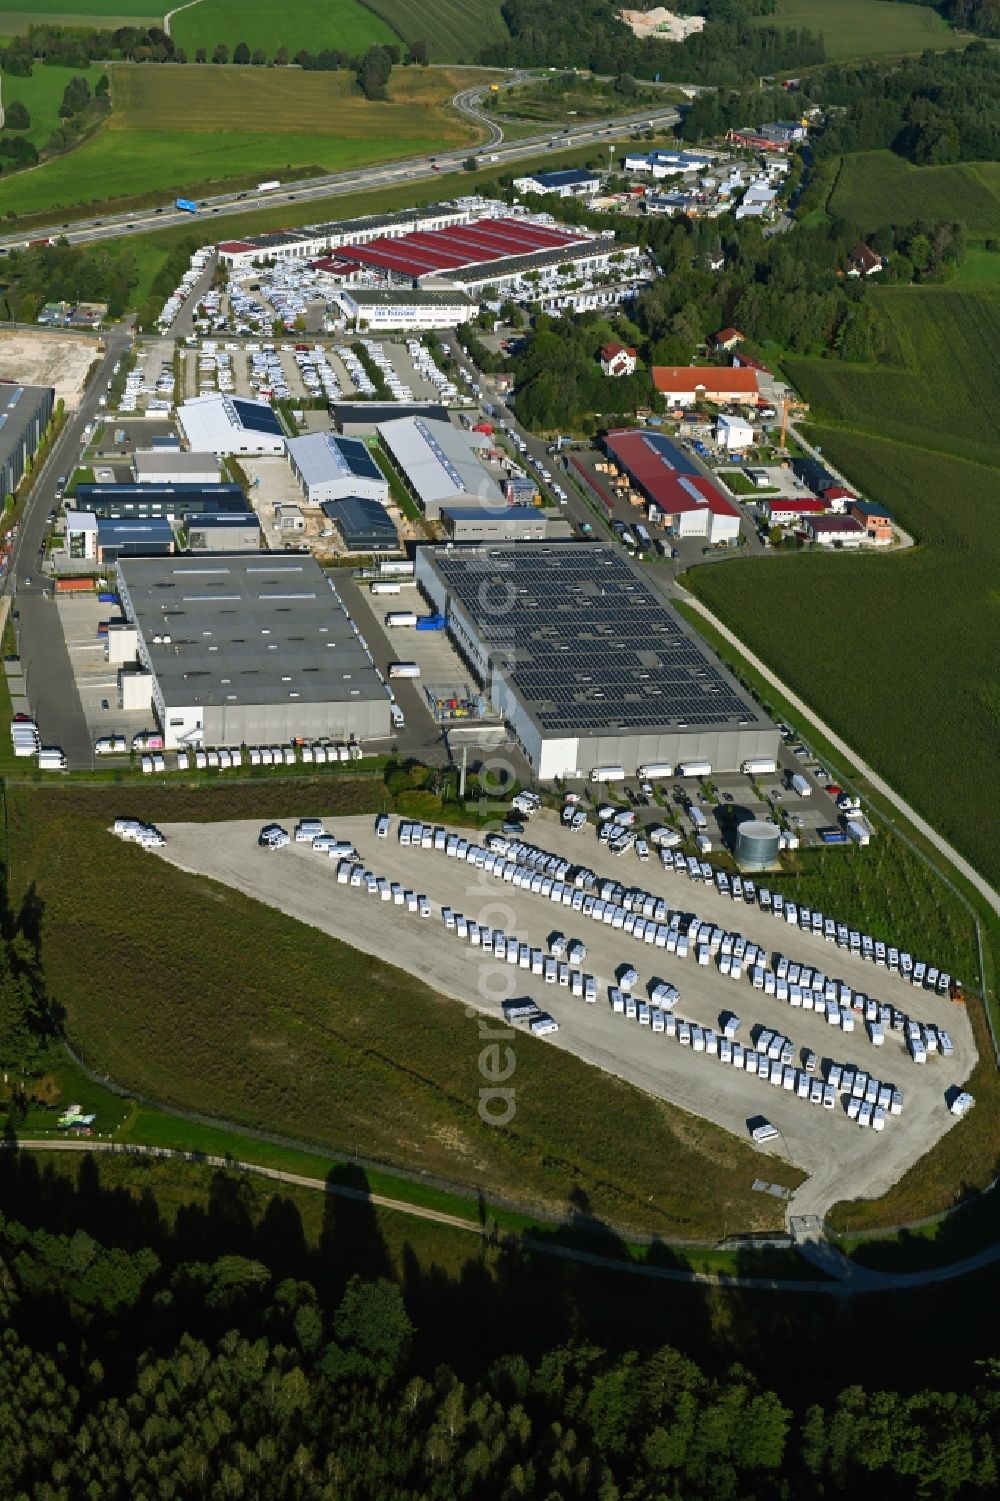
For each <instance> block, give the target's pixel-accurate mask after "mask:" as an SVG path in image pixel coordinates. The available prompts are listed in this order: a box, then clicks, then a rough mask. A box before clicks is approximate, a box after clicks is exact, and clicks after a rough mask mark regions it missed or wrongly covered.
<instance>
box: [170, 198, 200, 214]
mask: <svg viewBox="0 0 1000 1501" xmlns="http://www.w3.org/2000/svg"><path fill="white" fill-rule="evenodd" d="M174 208H179V209H181V210H182V211H183V212H184V213H185V214H196V213H197V212H198V205H197V204H196V203H195V201H194V199H193V198H175V199H174Z"/></svg>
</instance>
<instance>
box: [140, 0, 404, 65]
mask: <svg viewBox="0 0 1000 1501" xmlns="http://www.w3.org/2000/svg"><path fill="white" fill-rule="evenodd" d="M170 34H171V36H172V37H173V39H174V41H175V42H176V43H177V45H178V47H183V48H184V49H185V51H186V52H187V55H188V58H189V59H190V60H191V61H192V62H193V61H194V55H195V50H196V49H197V48H198V47H204V48H206V50H207V52H208V55H209V57H211V55H212V51H213V49H214V48H215V47H216V46H217V45H218V43H219V42H225V43H226V45H227V46H228V47H229V49H230V51H232V49H233V47H235V46H236V45H237V43H238V42H246V44H247V46H248V47H249V48H250V51H251V52H253V51H254V49H255V48H257V47H261V48H263V50H264V51H265V52H266V53H267V56H268V60H269V61H270V60H271V59H272V58H273V57H274V54H275V53H276V52H277V51H278V48H279V47H287V49H288V55H289V57H294V56H295V54H296V52H301V51H302V50H303V49H304V50H305V51H307V52H322V51H323V49H324V48H327V47H329V48H335V49H338V50H342V51H344V52H350V53H352V54H355V53H362V52H366V51H367V50H368V48H369V47H371V46H372V45H373V44H374V43H376V42H398V41H399V38H398V36H397V35H396V33H395V31H394V30H393V29H392V27H391V26H389V25H387V24H386V22H385V21H384V20H382V19H381V17H380V16H377V15H376V14H375V13H374V11H371V10H368V9H367V8H366V7H365V6H364V5H361V4H360V3H359V0H295V4H294V5H273V4H271V3H270V0H198V3H197V4H196V5H192V6H190V7H189V8H188V9H187V10H182V11H180V12H179V14H177V15H176V16H175V17H174V19H173V20H172V22H171V24H170Z"/></svg>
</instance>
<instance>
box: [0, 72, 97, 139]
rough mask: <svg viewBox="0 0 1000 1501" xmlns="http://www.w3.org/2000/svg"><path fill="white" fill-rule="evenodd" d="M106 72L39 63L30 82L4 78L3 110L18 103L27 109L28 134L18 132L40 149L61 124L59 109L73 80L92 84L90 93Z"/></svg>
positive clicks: (23, 79) (26, 131)
mask: <svg viewBox="0 0 1000 1501" xmlns="http://www.w3.org/2000/svg"><path fill="white" fill-rule="evenodd" d="M103 72H104V69H103V68H102V67H100V66H99V65H98V64H96V63H95V64H92V65H91V66H90V67H89V68H50V67H48V66H46V65H43V64H42V63H36V64H35V67H34V69H33V71H32V74H31V77H30V78H16V77H12V76H11V75H9V74H4V77H3V102H4V108H5V109H9V108H10V106H11V105H12V104H14V103H15V101H20V103H21V104H23V105H25V107H26V108H27V110H28V113H29V115H30V116H31V125H30V127H29V129H28V130H25V131H23V132H22V131H18V132H17V134H19V135H21V134H23V135H26V136H27V137H28V139H29V141H33V142H34V143H35V145H36V146H37V147H38V148H39V150H41V148H42V147H43V146H44V145H45V144H46V143H47V142H48V141H49V140H51V138H52V134H53V132H54V131H55V130H56V128H57V127H58V126H59V125H61V124H62V121H61V120H60V118H59V106H60V104H62V98H63V94H64V93H65V91H66V85H67V84H68V83H69V81H70V79H71V78H75V77H77V76H80V77H83V78H85V79H86V80H87V82H88V83H89V84H90V89H91V93H93V90H94V88H95V86H96V84H97V81H98V79H99V78H100V76H101V74H102V73H103Z"/></svg>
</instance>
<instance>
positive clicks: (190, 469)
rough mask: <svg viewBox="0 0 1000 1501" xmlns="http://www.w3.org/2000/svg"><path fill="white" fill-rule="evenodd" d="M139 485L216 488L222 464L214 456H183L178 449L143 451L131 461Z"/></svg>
mask: <svg viewBox="0 0 1000 1501" xmlns="http://www.w3.org/2000/svg"><path fill="white" fill-rule="evenodd" d="M132 468H133V470H134V472H135V477H136V480H137V481H138V483H139V484H148V485H217V484H218V483H219V480H220V470H219V461H218V459H217V458H216V457H215V455H214V454H211V453H183V452H182V451H181V449H180V448H179V447H178V448H173V447H171V448H149V449H143V448H140V449H138V450H137V451H136V454H135V457H134V459H133V460H132Z"/></svg>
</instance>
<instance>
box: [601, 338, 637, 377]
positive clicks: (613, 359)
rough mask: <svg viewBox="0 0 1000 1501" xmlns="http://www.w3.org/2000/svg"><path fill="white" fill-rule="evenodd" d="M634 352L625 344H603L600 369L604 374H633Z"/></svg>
mask: <svg viewBox="0 0 1000 1501" xmlns="http://www.w3.org/2000/svg"><path fill="white" fill-rule="evenodd" d="M635 364H636V352H635V350H634V349H629V347H628V345H626V344H614V343H612V344H605V346H604V348H603V349H602V350H601V369H602V370H603V371H604V374H605V375H612V376H620V375H634V374H635Z"/></svg>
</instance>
